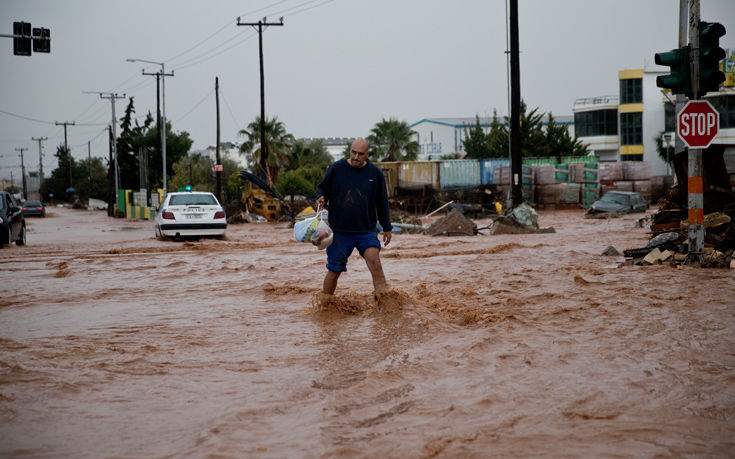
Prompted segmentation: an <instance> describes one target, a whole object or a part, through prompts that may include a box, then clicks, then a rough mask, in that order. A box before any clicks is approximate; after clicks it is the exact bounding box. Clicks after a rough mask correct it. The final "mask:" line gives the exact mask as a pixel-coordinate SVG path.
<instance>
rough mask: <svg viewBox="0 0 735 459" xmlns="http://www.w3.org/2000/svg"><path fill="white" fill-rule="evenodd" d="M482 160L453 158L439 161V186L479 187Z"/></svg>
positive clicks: (445, 187) (446, 187)
mask: <svg viewBox="0 0 735 459" xmlns="http://www.w3.org/2000/svg"><path fill="white" fill-rule="evenodd" d="M480 175H481V174H480V161H478V160H476V159H452V160H444V161H439V187H440V188H441V189H442V190H447V189H452V188H467V187H478V186H479V185H480Z"/></svg>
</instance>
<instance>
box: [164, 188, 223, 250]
mask: <svg viewBox="0 0 735 459" xmlns="http://www.w3.org/2000/svg"><path fill="white" fill-rule="evenodd" d="M154 221H155V233H156V238H157V239H163V238H167V237H175V238H179V237H182V236H216V237H222V236H224V234H225V231H226V230H227V218H226V215H225V210H224V209H223V208H222V206H221V205H220V204H219V201H217V198H216V197H215V196H214V195H213V194H212V193H209V192H206V191H184V192H177V193H168V194H167V195H166V197H165V198H164V199H163V203H162V204H161V207H160V208H159V209H158V212H157V213H156V218H155V220H154Z"/></svg>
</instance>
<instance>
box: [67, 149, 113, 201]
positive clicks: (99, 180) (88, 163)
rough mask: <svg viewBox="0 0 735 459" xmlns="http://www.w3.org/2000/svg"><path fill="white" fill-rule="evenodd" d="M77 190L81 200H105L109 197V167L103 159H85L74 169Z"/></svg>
mask: <svg viewBox="0 0 735 459" xmlns="http://www.w3.org/2000/svg"><path fill="white" fill-rule="evenodd" d="M74 177H75V180H76V181H75V186H74V187H75V188H76V193H77V195H78V196H79V199H80V200H82V201H84V202H86V201H88V200H89V198H95V199H102V200H104V199H105V197H106V196H107V166H106V165H105V164H104V162H103V161H102V158H91V160H90V159H83V160H81V161H79V162H78V163H77V164H76V166H75V167H74Z"/></svg>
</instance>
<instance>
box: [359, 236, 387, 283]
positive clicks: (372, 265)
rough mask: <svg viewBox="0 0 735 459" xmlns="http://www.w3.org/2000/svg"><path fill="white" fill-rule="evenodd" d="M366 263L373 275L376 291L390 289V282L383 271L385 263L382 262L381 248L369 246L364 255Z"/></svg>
mask: <svg viewBox="0 0 735 459" xmlns="http://www.w3.org/2000/svg"><path fill="white" fill-rule="evenodd" d="M363 257H364V258H365V263H367V267H368V269H369V270H370V274H371V275H372V276H373V288H374V289H375V293H378V294H379V293H383V292H385V291H386V290H388V284H387V283H386V281H385V274H384V273H383V265H382V264H381V263H380V250H378V248H377V247H368V248H367V249H366V250H365V254H364V255H363Z"/></svg>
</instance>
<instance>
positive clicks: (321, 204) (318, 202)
mask: <svg viewBox="0 0 735 459" xmlns="http://www.w3.org/2000/svg"><path fill="white" fill-rule="evenodd" d="M314 202H315V203H316V205H317V206H319V207H324V196H319V197H318V198H317V200H316V201H314Z"/></svg>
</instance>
